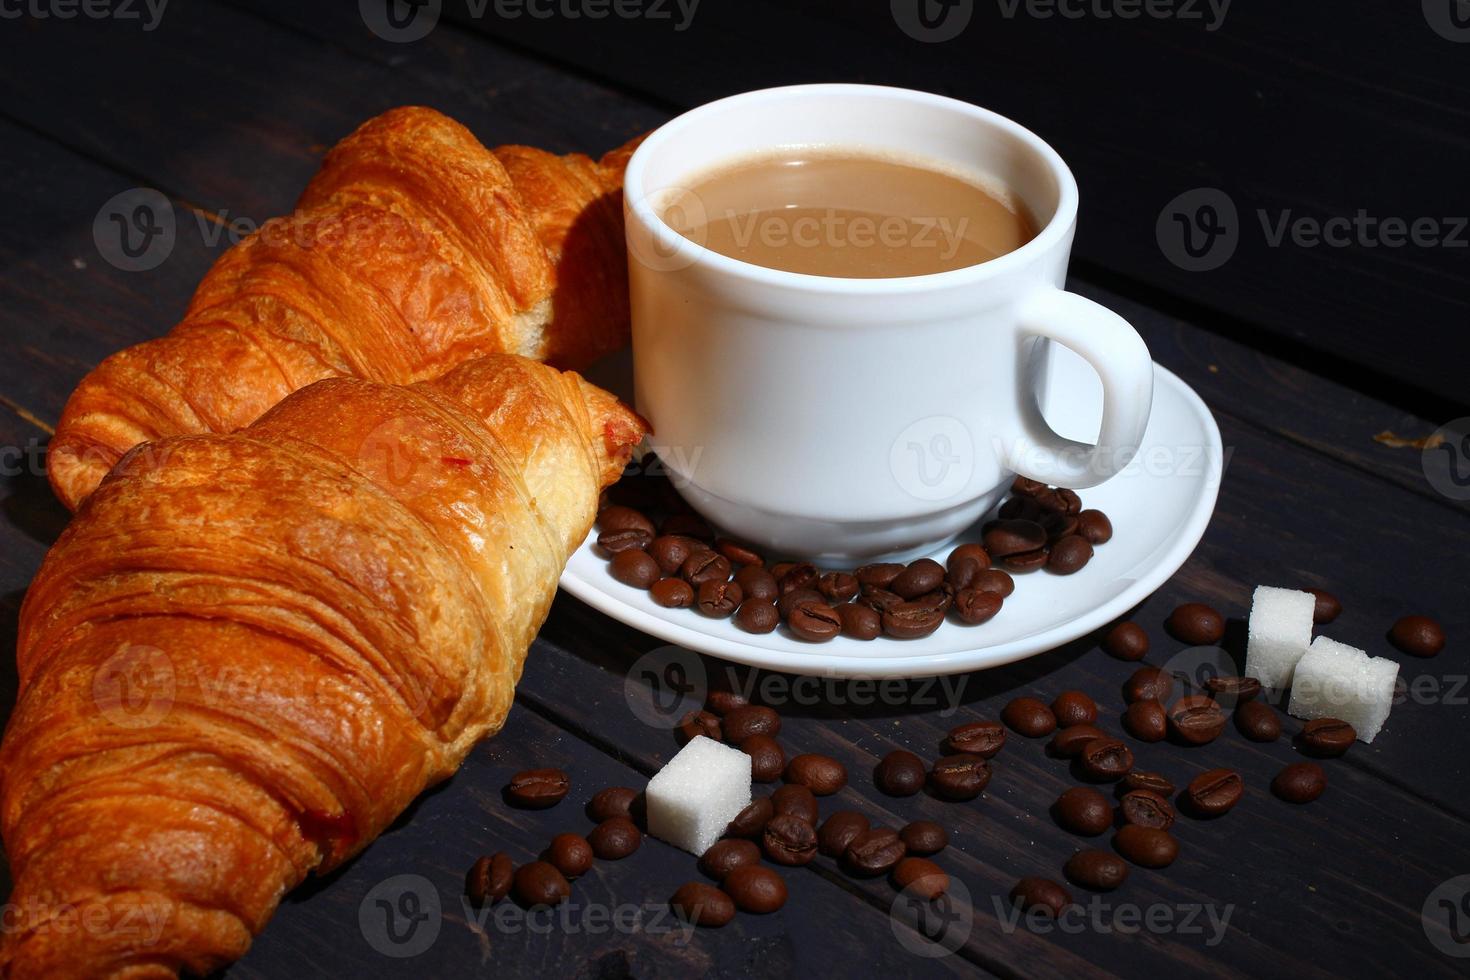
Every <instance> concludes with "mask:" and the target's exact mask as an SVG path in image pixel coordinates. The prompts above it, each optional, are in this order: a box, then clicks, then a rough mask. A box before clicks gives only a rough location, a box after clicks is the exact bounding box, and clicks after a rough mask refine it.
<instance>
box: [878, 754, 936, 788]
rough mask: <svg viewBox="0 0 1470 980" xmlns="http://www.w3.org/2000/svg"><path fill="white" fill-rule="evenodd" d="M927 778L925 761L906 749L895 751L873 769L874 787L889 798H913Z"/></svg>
mask: <svg viewBox="0 0 1470 980" xmlns="http://www.w3.org/2000/svg"><path fill="white" fill-rule="evenodd" d="M926 778H928V774H927V773H926V772H925V771H924V762H923V760H921V759H920V758H919V757H918V756H916V755H914V754H913V753H912V752H909V751H907V750H906V749H894V750H893V751H892V752H890V753H888V754H887V755H885V756H884V757H883V759H882V761H880V762H879V763H878V765H877V766H875V767H874V768H873V785H874V786H877V787H878V789H879V790H881V791H882V792H884V793H886V794H888V795H889V796H913V795H914V794H915V793H917V792H919V790H921V789H923V788H924V780H925V779H926Z"/></svg>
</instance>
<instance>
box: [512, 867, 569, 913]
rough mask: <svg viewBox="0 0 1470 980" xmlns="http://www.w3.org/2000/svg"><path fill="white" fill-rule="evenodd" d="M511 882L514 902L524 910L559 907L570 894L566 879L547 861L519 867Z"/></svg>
mask: <svg viewBox="0 0 1470 980" xmlns="http://www.w3.org/2000/svg"><path fill="white" fill-rule="evenodd" d="M513 880H514V885H513V887H514V889H515V893H516V901H518V902H520V903H521V904H522V905H524V906H525V907H526V908H539V907H541V906H547V907H550V906H553V905H560V904H561V903H562V902H565V901H566V900H567V899H568V898H569V897H570V896H571V894H572V886H571V885H569V884H567V879H566V878H565V877H564V876H563V875H562V873H561V872H560V871H558V870H556V868H555V867H554V866H553V865H552V864H550V863H549V862H547V861H532V862H531V863H530V864H523V865H521V866H520V867H519V868H517V869H516V871H515V877H514V879H513Z"/></svg>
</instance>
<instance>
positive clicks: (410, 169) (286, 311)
mask: <svg viewBox="0 0 1470 980" xmlns="http://www.w3.org/2000/svg"><path fill="white" fill-rule="evenodd" d="M633 146H634V144H629V145H627V146H624V147H622V148H620V149H618V150H614V151H613V152H611V153H609V154H607V155H606V156H605V157H603V158H602V160H601V161H593V160H591V159H589V158H587V157H585V156H581V155H579V154H572V155H570V156H564V157H559V156H555V155H553V154H550V153H546V152H544V151H541V150H536V149H532V148H530V147H524V146H504V147H500V148H499V149H497V150H494V151H491V150H487V149H486V148H485V147H484V146H482V145H481V144H480V143H479V141H478V140H476V139H475V137H474V136H473V135H472V134H471V133H470V132H469V130H467V129H465V128H464V127H463V126H461V125H459V124H458V123H456V122H455V121H454V120H452V119H449V118H448V117H447V116H444V115H442V114H440V113H438V112H435V111H434V110H432V109H425V108H420V107H407V108H401V109H394V110H392V111H390V112H387V113H384V114H383V115H381V116H378V117H376V118H374V119H371V120H369V121H368V122H366V123H364V124H363V125H362V126H361V127H360V128H359V129H358V130H357V131H356V132H355V133H353V134H352V135H350V136H348V137H347V138H346V139H344V140H343V141H342V142H341V143H339V144H338V145H337V146H336V147H335V148H334V149H333V150H332V151H331V152H330V153H329V154H328V155H327V157H326V160H325V161H324V162H323V164H322V168H321V171H320V172H319V173H318V174H317V175H316V177H315V178H313V179H312V181H311V183H310V184H309V185H308V186H307V188H306V191H305V193H304V194H303V195H302V197H301V200H300V202H299V205H298V209H297V211H296V212H295V213H294V214H292V215H290V216H289V217H285V218H277V219H275V220H273V221H270V222H267V223H266V224H265V225H264V226H263V227H262V228H261V229H260V230H259V231H258V232H256V233H255V234H254V235H252V236H250V237H249V238H247V239H246V240H245V241H243V242H241V243H240V244H239V245H237V246H236V247H234V248H232V249H230V250H229V251H228V252H226V253H225V254H224V255H223V256H222V257H221V258H220V259H219V261H218V262H217V263H215V266H214V268H212V269H211V270H210V271H209V273H208V275H206V276H205V278H204V280H203V282H201V283H200V284H199V288H198V290H197V291H196V292H195V294H194V298H193V301H192V302H191V303H190V304H189V308H188V311H187V312H186V313H185V314H184V319H183V321H182V322H180V323H179V324H178V325H177V326H176V327H174V329H173V330H172V331H171V332H170V333H169V334H168V335H167V336H165V337H161V338H159V339H157V340H152V341H149V342H147V343H144V344H139V345H137V346H135V347H131V348H129V349H127V350H124V351H121V352H119V353H117V354H114V355H113V356H112V357H110V358H108V359H107V360H106V361H104V362H103V363H102V364H101V365H100V366H99V367H98V368H97V369H96V370H95V371H93V372H92V373H91V374H89V375H88V376H87V377H86V378H85V379H83V381H82V383H81V384H80V385H79V386H78V388H77V390H76V392H75V393H74V394H73V395H72V397H71V399H70V400H69V401H68V403H67V406H66V409H65V411H64V412H63V414H62V418H61V422H60V424H59V425H58V426H57V432H56V437H55V438H54V439H53V440H52V442H51V448H50V452H49V454H48V467H49V473H50V477H51V482H52V485H53V487H54V488H55V490H56V493H57V496H59V497H60V498H61V500H62V502H63V503H65V504H66V505H67V506H68V507H70V508H71V509H73V510H75V509H76V508H77V506H79V505H80V503H81V501H82V500H84V499H86V497H87V495H88V494H90V493H91V492H92V491H93V490H94V489H95V488H96V486H97V484H98V483H99V482H101V480H102V477H103V476H105V475H106V473H107V471H108V470H109V469H111V468H112V466H113V465H114V464H115V463H116V462H117V461H118V459H119V458H121V456H122V455H123V453H125V452H127V451H128V450H129V449H131V448H132V447H133V446H136V445H138V444H140V443H143V442H151V441H156V440H159V439H163V438H167V437H170V436H176V435H188V434H195V433H205V432H233V431H235V430H236V429H239V428H241V427H243V426H246V425H249V424H250V423H251V422H254V421H255V420H256V419H257V418H259V417H260V416H261V415H262V414H263V413H264V412H265V411H266V410H267V409H269V408H270V407H271V406H272V405H275V404H276V403H277V402H279V401H280V400H281V399H283V398H285V397H286V396H287V395H289V394H290V393H291V392H293V391H296V390H299V389H301V388H303V387H305V386H307V385H309V384H313V383H314V382H317V381H321V380H323V379H325V378H334V377H359V378H366V379H368V380H371V381H382V382H386V383H389V384H411V383H414V382H417V381H422V380H426V379H430V378H435V377H438V376H439V375H441V374H443V373H444V372H446V371H449V370H450V369H452V368H454V367H456V366H457V365H459V364H462V363H464V362H465V361H466V360H468V359H470V358H474V357H479V356H481V355H484V354H491V353H512V354H522V355H525V356H527V357H533V358H536V359H537V360H544V361H547V362H548V363H550V364H553V365H555V366H557V367H561V368H572V369H580V368H582V367H585V366H586V365H588V364H590V363H591V362H592V361H593V360H595V359H596V358H598V357H600V356H602V355H603V354H606V353H609V352H611V351H614V350H617V349H619V348H620V347H623V346H624V345H626V344H627V342H628V286H627V258H626V249H625V247H624V244H623V217H622V182H623V170H624V168H625V167H626V166H627V161H628V157H629V156H630V155H631V153H632V149H633Z"/></svg>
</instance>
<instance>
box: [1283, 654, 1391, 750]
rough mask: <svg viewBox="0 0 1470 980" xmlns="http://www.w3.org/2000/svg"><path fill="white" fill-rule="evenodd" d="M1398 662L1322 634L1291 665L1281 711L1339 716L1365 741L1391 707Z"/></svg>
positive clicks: (1308, 714) (1300, 714) (1305, 714)
mask: <svg viewBox="0 0 1470 980" xmlns="http://www.w3.org/2000/svg"><path fill="white" fill-rule="evenodd" d="M1398 676H1399V665H1398V664H1397V663H1395V662H1394V661H1392V660H1390V659H1388V658H1387V657H1370V656H1368V654H1366V653H1365V652H1363V651H1362V650H1359V649H1358V648H1357V647H1350V646H1348V645H1347V644H1346V643H1338V642H1337V641H1336V640H1333V639H1329V638H1327V637H1325V636H1319V637H1317V638H1316V639H1315V640H1313V641H1312V646H1311V649H1309V650H1308V651H1307V655H1306V656H1305V657H1303V658H1302V659H1301V662H1300V663H1298V664H1297V665H1296V680H1295V681H1294V682H1293V683H1292V685H1291V704H1290V705H1288V706H1287V709H1286V710H1287V711H1289V712H1290V713H1291V714H1293V715H1295V716H1296V717H1298V718H1306V719H1312V718H1341V719H1342V720H1343V721H1345V722H1347V723H1348V724H1349V725H1352V726H1353V728H1354V729H1356V730H1357V733H1358V738H1359V739H1361V740H1362V741H1364V742H1371V741H1373V738H1374V736H1375V735H1377V734H1378V732H1379V731H1380V730H1381V729H1382V728H1383V723H1384V722H1385V721H1387V720H1388V713H1389V711H1390V710H1392V708H1393V690H1394V684H1395V682H1396V681H1397V679H1398Z"/></svg>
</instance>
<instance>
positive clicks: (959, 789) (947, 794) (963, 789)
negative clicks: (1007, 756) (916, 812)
mask: <svg viewBox="0 0 1470 980" xmlns="http://www.w3.org/2000/svg"><path fill="white" fill-rule="evenodd" d="M989 783H990V763H988V762H986V761H985V760H984V759H982V758H980V757H979V756H977V755H964V754H961V755H947V756H945V757H944V758H942V759H940V760H939V761H938V762H936V763H934V768H933V769H931V770H929V785H930V786H932V787H934V792H935V793H937V794H938V795H940V796H942V797H944V798H945V799H946V800H973V799H974V798H975V797H977V796H979V795H980V792H981V791H982V790H984V789H985V787H986V786H987V785H988V784H989Z"/></svg>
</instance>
